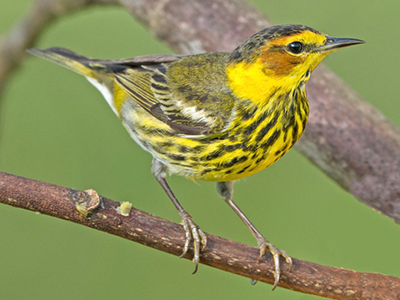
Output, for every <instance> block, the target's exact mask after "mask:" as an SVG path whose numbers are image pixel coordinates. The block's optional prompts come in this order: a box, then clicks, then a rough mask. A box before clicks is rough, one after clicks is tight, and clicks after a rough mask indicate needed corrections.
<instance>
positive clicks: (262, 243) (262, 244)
mask: <svg viewBox="0 0 400 300" xmlns="http://www.w3.org/2000/svg"><path fill="white" fill-rule="evenodd" d="M257 244H258V248H259V249H260V256H259V258H258V261H260V260H261V258H262V257H263V256H264V254H265V251H267V250H268V251H269V252H270V253H271V255H272V258H273V259H274V265H275V273H274V277H275V282H274V286H273V287H272V290H274V289H275V288H276V287H277V286H278V283H279V279H280V276H281V267H280V262H279V256H282V257H283V258H285V260H286V262H287V263H288V264H289V272H290V271H291V270H292V265H293V262H292V258H291V257H290V256H289V255H288V254H287V253H286V251H284V250H279V249H278V248H276V247H275V246H274V245H272V244H271V243H270V242H268V241H267V240H266V239H265V238H264V237H263V236H260V237H258V238H257Z"/></svg>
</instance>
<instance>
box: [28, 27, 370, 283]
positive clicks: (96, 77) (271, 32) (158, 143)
mask: <svg viewBox="0 0 400 300" xmlns="http://www.w3.org/2000/svg"><path fill="white" fill-rule="evenodd" d="M362 43H364V41H362V40H359V39H354V38H335V37H330V36H327V35H326V34H324V33H321V32H319V31H317V30H315V29H313V28H311V27H308V26H304V25H297V24H288V25H276V26H271V27H267V28H264V29H262V30H260V31H259V32H257V33H255V34H254V35H252V36H251V37H249V38H248V39H246V40H245V41H244V42H243V43H242V44H240V45H239V46H238V47H237V48H235V49H234V50H233V51H231V52H214V53H201V54H192V55H152V56H138V57H134V58H129V59H120V60H100V59H90V58H87V57H84V56H81V55H79V54H76V53H75V52H72V51H70V50H67V49H64V48H57V47H55V48H49V49H45V50H39V49H29V50H28V52H29V53H31V54H34V55H37V56H39V57H42V58H45V59H47V60H50V61H52V62H55V63H58V64H60V65H62V66H64V67H66V68H68V69H71V70H72V71H74V72H76V73H79V74H81V75H83V76H85V77H86V78H87V79H88V80H89V82H90V83H92V84H93V85H94V86H95V87H96V88H97V89H98V90H99V91H100V92H101V93H102V94H103V96H104V98H105V99H106V101H107V102H108V104H109V106H110V107H111V109H112V110H113V111H114V113H115V114H116V115H117V116H118V118H119V119H120V120H121V122H122V124H123V125H124V127H125V128H126V130H127V131H128V133H129V135H130V136H131V137H132V138H133V139H134V140H135V141H136V143H137V144H138V145H139V146H140V147H141V148H143V149H144V150H145V151H147V152H149V153H150V154H151V155H152V157H153V160H152V164H151V172H152V174H153V175H154V177H155V179H156V180H157V181H158V182H159V184H160V185H161V186H162V188H163V189H164V191H165V192H166V194H167V195H168V197H169V198H170V200H171V201H172V203H173V204H174V206H175V207H176V209H177V210H178V212H179V215H180V218H181V221H182V225H183V229H184V232H185V244H184V247H183V251H182V255H181V257H182V256H184V255H186V253H187V252H188V250H189V248H190V247H191V246H192V247H193V253H194V256H193V262H194V263H195V271H194V272H193V273H195V272H196V271H197V268H198V263H199V261H200V256H201V253H202V252H203V251H205V249H206V246H207V235H206V234H205V233H204V232H203V231H202V230H201V229H200V227H199V226H198V225H197V224H196V223H195V222H194V221H193V219H192V217H191V215H190V214H189V213H188V212H187V211H186V210H185V209H184V208H183V206H182V205H181V204H180V202H179V201H178V199H177V198H176V196H175V194H174V193H173V191H172V190H171V188H170V186H169V185H168V183H167V181H166V178H167V175H168V174H176V175H180V176H183V177H186V178H189V179H193V180H205V181H214V182H216V186H217V191H218V193H219V195H220V196H221V197H222V199H223V200H225V202H226V203H227V204H228V205H229V206H230V207H231V208H232V209H233V210H234V212H235V213H236V214H237V215H238V216H239V218H240V219H241V220H242V221H243V222H244V223H245V225H246V226H247V227H248V228H249V230H250V232H251V233H252V234H253V236H254V237H255V238H256V240H257V247H258V249H259V261H260V259H261V258H262V257H263V256H264V254H265V253H266V252H267V251H268V252H270V253H271V255H272V259H273V262H274V285H273V289H275V288H276V286H277V285H278V283H279V280H280V276H281V266H280V257H283V258H284V259H285V260H286V262H287V263H288V264H289V270H290V269H291V268H292V264H293V262H292V258H291V256H289V255H288V253H287V252H286V251H284V250H280V249H278V248H277V247H275V246H274V245H273V244H272V243H270V242H269V241H268V240H267V239H266V238H265V237H264V236H263V235H262V234H261V232H260V231H259V230H258V229H257V228H256V227H255V226H254V225H253V223H252V222H251V221H250V220H249V218H248V217H247V216H246V215H245V214H244V212H243V211H242V210H241V209H240V208H239V207H238V206H237V205H236V203H235V202H234V201H233V185H234V182H235V181H237V180H239V179H241V178H244V177H247V176H249V175H252V174H255V173H257V172H259V171H261V170H264V169H265V168H266V167H268V166H270V165H271V164H273V163H274V162H276V161H277V160H278V159H280V158H281V157H282V156H283V155H284V154H285V153H286V152H287V151H288V150H289V149H290V148H291V147H292V146H293V145H294V143H295V142H296V141H297V140H298V139H299V138H300V136H301V135H302V133H303V131H304V129H305V128H306V124H307V120H308V115H309V105H308V100H307V96H306V90H305V84H306V82H307V81H308V80H309V78H310V75H311V73H312V71H313V70H314V69H315V68H316V66H317V65H318V64H319V63H320V62H321V61H322V60H323V59H324V58H325V57H326V56H327V55H328V54H330V53H332V52H334V51H335V50H337V49H340V48H344V47H347V46H351V45H356V44H362Z"/></svg>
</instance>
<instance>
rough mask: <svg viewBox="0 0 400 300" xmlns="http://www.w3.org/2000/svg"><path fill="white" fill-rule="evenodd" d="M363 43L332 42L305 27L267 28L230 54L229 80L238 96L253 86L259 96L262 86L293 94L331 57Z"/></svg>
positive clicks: (347, 40) (327, 37)
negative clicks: (328, 56)
mask: <svg viewBox="0 0 400 300" xmlns="http://www.w3.org/2000/svg"><path fill="white" fill-rule="evenodd" d="M361 43H364V41H362V40H358V39H352V38H333V37H330V36H327V35H325V34H323V33H321V32H318V31H317V30H315V29H312V28H310V27H307V26H303V25H278V26H272V27H268V28H265V29H263V30H261V31H259V32H257V33H256V34H254V35H253V36H251V37H250V38H248V39H247V40H246V41H245V42H244V43H242V44H241V45H240V46H239V47H237V48H236V49H235V50H234V51H233V52H232V53H231V54H230V56H229V68H228V78H229V80H230V81H231V83H233V85H238V86H237V87H236V88H235V89H236V90H237V91H239V93H240V91H242V92H243V93H246V90H248V89H253V90H254V86H253V83H254V85H257V86H258V89H256V90H257V93H259V91H260V88H262V87H263V86H264V87H266V88H267V90H268V89H269V90H272V89H273V88H281V89H283V90H287V91H290V90H293V89H294V88H297V86H298V85H299V84H300V83H301V82H306V81H307V80H308V79H309V76H310V74H311V72H312V71H313V70H314V69H315V67H316V66H317V65H318V64H319V63H320V62H321V61H322V59H323V58H324V57H325V56H327V55H328V54H329V53H331V52H333V51H335V50H337V49H339V48H343V47H347V46H351V45H355V44H361ZM262 82H264V84H261V83H262ZM268 86H269V87H268ZM250 94H251V93H250ZM246 98H252V97H246ZM256 102H258V101H256Z"/></svg>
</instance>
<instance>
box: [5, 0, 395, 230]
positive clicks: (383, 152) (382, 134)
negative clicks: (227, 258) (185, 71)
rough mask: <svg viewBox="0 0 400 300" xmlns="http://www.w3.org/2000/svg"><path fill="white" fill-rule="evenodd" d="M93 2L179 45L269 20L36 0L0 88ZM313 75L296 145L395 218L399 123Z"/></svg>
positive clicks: (213, 5) (191, 7) (207, 3)
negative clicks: (51, 30)
mask: <svg viewBox="0 0 400 300" xmlns="http://www.w3.org/2000/svg"><path fill="white" fill-rule="evenodd" d="M91 4H118V5H121V6H122V7H124V8H125V9H127V10H129V11H130V12H131V14H132V15H134V16H135V17H137V18H138V19H139V20H140V21H141V22H143V23H144V24H145V25H146V26H147V27H148V28H149V29H150V31H151V32H152V33H153V34H154V35H155V36H157V37H158V38H159V39H161V40H162V41H164V42H165V43H167V44H168V45H170V46H171V47H172V48H174V49H175V50H176V51H178V52H182V53H189V52H203V51H229V50H231V49H233V48H234V47H235V46H236V45H238V44H239V43H240V42H241V41H242V40H244V39H245V38H247V37H248V36H250V35H251V34H253V33H254V32H256V31H258V30H259V29H261V28H263V27H266V26H269V25H271V23H270V22H269V21H267V20H266V19H265V17H263V16H262V15H261V14H260V13H259V12H257V11H256V10H255V9H254V8H253V7H251V6H250V5H249V4H248V3H247V2H246V1H245V0H230V1H227V0H203V1H186V0H147V1H132V0H37V1H36V2H35V4H34V6H33V8H32V10H31V12H30V13H29V14H28V16H27V17H26V19H24V20H23V21H22V22H20V23H19V24H18V25H17V26H16V27H15V28H14V29H13V30H12V31H10V33H9V34H7V35H6V36H5V37H4V38H3V41H2V43H1V44H0V92H1V90H2V87H3V86H4V84H5V82H6V79H8V78H9V76H10V74H11V72H12V71H13V70H15V69H16V67H17V66H18V65H19V63H20V62H21V59H22V58H23V57H24V56H25V49H26V48H27V47H31V46H32V45H33V44H34V42H35V41H36V39H37V37H38V36H39V35H40V34H41V32H42V31H43V30H44V28H46V27H47V26H48V25H49V23H50V22H51V21H52V20H54V19H55V18H57V17H61V16H63V15H64V14H66V13H69V12H73V11H75V10H79V9H81V8H82V7H86V6H88V5H91ZM359 51H362V50H361V49H360V50H359ZM311 78H312V79H311V81H310V82H309V84H308V86H307V90H308V95H309V100H310V112H311V115H310V119H309V123H308V126H307V129H306V131H305V134H304V135H303V137H302V138H301V140H300V141H299V143H298V144H297V148H298V149H299V150H300V151H301V152H302V153H303V154H304V155H305V156H307V157H308V158H309V159H310V160H311V161H312V162H314V163H315V164H316V165H317V166H318V167H319V168H321V169H322V170H323V171H324V172H326V173H327V174H328V175H329V176H330V177H331V178H333V179H334V180H335V181H336V182H338V183H339V184H340V185H341V186H342V187H343V188H344V189H346V190H347V191H349V192H350V193H352V194H353V195H354V196H355V197H357V198H358V199H359V200H360V201H362V202H364V203H366V204H367V205H369V206H371V207H373V208H375V209H376V210H378V211H380V212H382V213H383V214H385V215H387V216H389V217H391V218H393V219H394V220H395V221H396V222H397V223H400V184H399V182H400V132H399V130H398V129H397V128H396V127H395V126H393V125H392V124H391V123H390V122H389V121H388V120H387V119H386V118H385V117H384V116H382V115H381V114H380V112H378V111H377V110H376V109H374V108H373V107H372V106H371V105H369V104H368V103H366V102H365V101H364V100H362V99H361V98H360V97H359V95H357V94H356V93H355V92H354V91H353V90H351V89H350V88H349V87H347V86H346V85H345V84H344V83H343V82H342V81H341V80H340V79H339V78H337V77H336V76H335V75H334V74H333V73H332V72H330V71H329V70H327V69H326V68H324V67H323V66H321V67H319V68H318V69H317V70H316V71H315V72H314V74H313V76H312V77H311Z"/></svg>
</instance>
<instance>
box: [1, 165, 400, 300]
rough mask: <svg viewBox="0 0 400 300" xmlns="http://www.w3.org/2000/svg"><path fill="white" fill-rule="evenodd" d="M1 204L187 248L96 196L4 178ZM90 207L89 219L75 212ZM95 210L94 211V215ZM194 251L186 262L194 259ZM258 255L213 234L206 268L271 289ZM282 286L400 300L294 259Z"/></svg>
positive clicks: (399, 281) (367, 281) (381, 286)
mask: <svg viewBox="0 0 400 300" xmlns="http://www.w3.org/2000/svg"><path fill="white" fill-rule="evenodd" d="M0 202H2V203H5V204H9V205H12V206H15V207H20V208H24V209H28V210H32V211H35V212H40V213H42V214H47V215H50V216H53V217H57V218H61V219H64V220H69V221H71V222H74V223H78V224H81V225H85V226H88V227H92V228H95V229H97V230H100V231H104V232H107V233H110V234H114V235H117V236H120V237H123V238H125V239H128V240H131V241H135V242H138V243H140V244H143V245H145V246H149V247H152V248H155V249H158V250H161V251H163V252H167V253H170V254H173V255H175V256H179V255H180V254H181V253H182V249H183V245H184V242H185V239H184V236H185V235H184V231H183V229H182V226H181V225H178V224H175V223H172V222H170V221H167V220H164V219H161V218H159V217H156V216H153V215H151V214H148V213H146V212H143V211H140V210H138V209H135V208H132V209H131V211H130V214H129V216H122V215H121V214H119V212H118V209H117V208H118V207H119V206H120V204H121V203H119V202H116V201H113V200H110V199H107V198H102V204H101V205H99V201H98V198H97V194H96V193H93V191H91V192H90V193H89V192H84V191H77V190H73V189H69V188H65V187H60V186H56V185H53V184H49V183H44V182H40V181H35V180H32V179H27V178H23V177H18V176H15V175H10V174H7V173H2V172H0ZM76 204H79V205H80V206H81V207H82V206H84V205H85V204H88V205H89V206H90V208H91V209H92V213H91V215H90V217H88V218H86V217H85V216H84V215H82V213H80V212H78V210H77V209H76ZM93 209H94V210H93ZM191 255H192V251H190V253H188V254H187V255H186V256H185V257H184V258H186V259H191ZM257 259H258V249H257V248H254V247H251V246H248V245H244V244H240V243H237V242H234V241H230V240H227V239H224V238H221V237H218V236H214V235H211V234H208V247H207V249H206V250H205V251H204V253H203V254H202V256H201V263H202V264H206V265H209V266H211V267H214V268H217V269H221V270H224V271H227V272H231V273H234V274H238V275H241V276H245V277H248V278H252V279H255V280H258V281H262V282H266V283H269V284H272V283H273V281H274V277H273V273H272V272H273V267H274V266H273V262H272V259H271V256H270V254H269V253H267V254H266V259H265V260H262V261H261V262H260V263H257ZM282 269H283V275H282V278H281V281H280V282H279V286H280V287H283V288H287V289H291V290H294V291H298V292H303V293H308V294H313V295H318V296H323V297H327V298H331V299H343V300H347V299H382V300H389V299H393V300H394V299H399V297H400V278H396V277H393V276H385V275H381V274H374V273H361V272H356V271H352V270H346V269H339V268H334V267H328V266H323V265H319V264H315V263H311V262H306V261H303V260H298V259H294V261H293V270H292V272H288V268H287V265H286V264H285V263H284V262H283V261H282Z"/></svg>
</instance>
